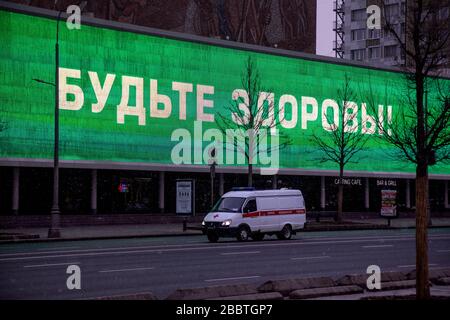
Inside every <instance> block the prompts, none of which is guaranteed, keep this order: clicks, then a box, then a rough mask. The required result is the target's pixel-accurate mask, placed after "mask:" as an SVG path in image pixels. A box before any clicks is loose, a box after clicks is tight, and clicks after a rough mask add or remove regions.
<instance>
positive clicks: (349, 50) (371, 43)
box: [343, 0, 406, 66]
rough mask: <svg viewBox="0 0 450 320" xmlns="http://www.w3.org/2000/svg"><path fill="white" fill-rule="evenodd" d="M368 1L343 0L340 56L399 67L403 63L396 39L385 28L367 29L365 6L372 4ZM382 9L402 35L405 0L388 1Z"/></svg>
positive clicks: (403, 34) (374, 2)
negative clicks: (342, 41)
mask: <svg viewBox="0 0 450 320" xmlns="http://www.w3.org/2000/svg"><path fill="white" fill-rule="evenodd" d="M376 3H377V1H370V0H345V1H343V8H344V12H345V15H344V16H345V21H344V25H343V30H344V34H345V35H344V58H345V59H349V60H356V61H366V62H371V63H378V64H385V65H391V66H399V65H403V64H404V63H405V57H404V55H403V54H402V52H401V50H400V46H399V45H398V41H397V39H396V38H395V37H394V36H393V35H392V34H391V33H389V32H388V31H386V30H385V28H383V27H382V28H381V29H368V28H367V17H368V15H367V11H366V9H367V7H368V6H369V5H370V4H376ZM384 12H385V13H386V15H387V16H388V18H389V21H391V23H392V24H393V25H394V26H395V28H396V29H398V31H397V32H398V34H399V35H401V36H402V37H405V12H406V1H405V0H392V1H389V3H388V4H387V5H386V6H385V10H384Z"/></svg>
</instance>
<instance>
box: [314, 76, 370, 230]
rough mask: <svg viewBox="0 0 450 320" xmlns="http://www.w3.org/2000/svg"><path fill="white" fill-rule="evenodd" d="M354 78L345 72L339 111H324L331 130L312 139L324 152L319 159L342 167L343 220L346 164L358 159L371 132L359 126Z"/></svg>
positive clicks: (339, 212)
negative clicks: (353, 84)
mask: <svg viewBox="0 0 450 320" xmlns="http://www.w3.org/2000/svg"><path fill="white" fill-rule="evenodd" d="M350 82H351V81H350V78H349V77H348V75H347V74H345V80H344V84H343V86H342V88H340V89H338V91H337V102H336V106H335V107H337V108H336V109H337V114H332V113H328V114H326V113H324V114H323V117H325V118H326V119H327V122H328V128H327V131H329V134H326V135H324V134H323V132H320V133H319V132H314V133H313V135H312V137H311V140H312V142H313V143H314V144H315V145H317V147H318V148H319V151H320V153H321V157H320V159H319V161H320V162H333V163H335V164H337V166H338V167H339V185H338V196H337V199H338V207H337V213H336V217H335V220H336V221H338V222H341V221H342V212H343V202H344V184H343V179H344V170H345V166H346V165H347V164H348V163H349V162H356V161H357V159H356V155H357V153H358V152H359V151H361V150H362V149H363V148H364V145H365V143H366V141H367V135H365V134H363V133H361V132H356V130H355V124H356V120H357V119H356V118H357V112H356V110H355V103H354V102H353V101H356V98H357V97H356V94H355V92H354V90H353V89H352V88H351V83H350ZM324 112H326V109H325V110H324ZM335 112H336V111H335ZM320 130H322V129H320Z"/></svg>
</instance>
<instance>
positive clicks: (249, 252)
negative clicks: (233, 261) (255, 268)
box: [220, 251, 261, 256]
mask: <svg viewBox="0 0 450 320" xmlns="http://www.w3.org/2000/svg"><path fill="white" fill-rule="evenodd" d="M256 253H261V251H243V252H224V253H221V254H220V255H221V256H228V255H234V254H256Z"/></svg>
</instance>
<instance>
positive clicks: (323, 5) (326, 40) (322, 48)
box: [316, 0, 335, 57]
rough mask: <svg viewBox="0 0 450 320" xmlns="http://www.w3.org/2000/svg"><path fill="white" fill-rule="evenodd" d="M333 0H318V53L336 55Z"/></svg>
mask: <svg viewBox="0 0 450 320" xmlns="http://www.w3.org/2000/svg"><path fill="white" fill-rule="evenodd" d="M334 20H335V14H334V12H333V0H317V23H316V54H320V55H323V56H332V57H334V51H333V40H334V32H333V29H332V24H333V21H334Z"/></svg>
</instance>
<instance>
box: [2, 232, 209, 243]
mask: <svg viewBox="0 0 450 320" xmlns="http://www.w3.org/2000/svg"><path fill="white" fill-rule="evenodd" d="M199 235H202V234H201V233H198V234H197V233H174V234H169V233H161V234H139V235H123V236H122V235H121V236H93V237H77V238H33V239H13V240H0V245H1V244H8V243H33V242H65V241H89V240H110V239H111V240H113V239H137V238H165V237H185V236H199Z"/></svg>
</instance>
